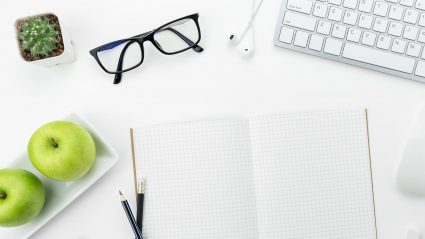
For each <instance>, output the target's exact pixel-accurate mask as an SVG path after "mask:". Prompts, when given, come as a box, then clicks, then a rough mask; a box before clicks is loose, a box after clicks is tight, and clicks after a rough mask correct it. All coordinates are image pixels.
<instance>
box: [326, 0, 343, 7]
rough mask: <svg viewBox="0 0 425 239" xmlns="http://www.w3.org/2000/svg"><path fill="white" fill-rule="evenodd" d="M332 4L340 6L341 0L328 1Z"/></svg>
mask: <svg viewBox="0 0 425 239" xmlns="http://www.w3.org/2000/svg"><path fill="white" fill-rule="evenodd" d="M328 2H329V3H330V4H334V5H338V6H340V5H341V0H329V1H328Z"/></svg>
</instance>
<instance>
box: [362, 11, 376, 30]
mask: <svg viewBox="0 0 425 239" xmlns="http://www.w3.org/2000/svg"><path fill="white" fill-rule="evenodd" d="M372 20H373V17H371V16H369V15H365V14H362V15H360V20H359V27H361V28H365V29H370V27H371V26H372Z"/></svg>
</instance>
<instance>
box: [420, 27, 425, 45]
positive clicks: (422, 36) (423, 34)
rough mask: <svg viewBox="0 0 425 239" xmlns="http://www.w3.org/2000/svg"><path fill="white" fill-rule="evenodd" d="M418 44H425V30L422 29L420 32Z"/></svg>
mask: <svg viewBox="0 0 425 239" xmlns="http://www.w3.org/2000/svg"><path fill="white" fill-rule="evenodd" d="M418 42H422V43H425V30H424V29H421V31H420V32H419V38H418Z"/></svg>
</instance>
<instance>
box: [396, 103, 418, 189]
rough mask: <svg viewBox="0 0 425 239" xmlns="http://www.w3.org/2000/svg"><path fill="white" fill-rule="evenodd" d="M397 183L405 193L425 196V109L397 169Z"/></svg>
mask: <svg viewBox="0 0 425 239" xmlns="http://www.w3.org/2000/svg"><path fill="white" fill-rule="evenodd" d="M397 185H398V187H399V188H400V190H401V191H403V192H405V193H408V194H412V195H417V196H425V110H423V111H422V113H421V115H420V116H419V120H418V122H417V125H416V127H415V129H414V130H413V135H412V137H411V138H410V139H409V141H408V142H407V145H406V148H405V150H404V153H403V158H402V159H401V162H400V165H399V168H398V171H397Z"/></svg>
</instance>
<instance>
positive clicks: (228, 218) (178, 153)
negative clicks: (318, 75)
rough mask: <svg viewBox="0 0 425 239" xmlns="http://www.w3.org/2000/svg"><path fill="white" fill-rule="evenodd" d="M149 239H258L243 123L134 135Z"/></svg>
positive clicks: (189, 125)
mask: <svg viewBox="0 0 425 239" xmlns="http://www.w3.org/2000/svg"><path fill="white" fill-rule="evenodd" d="M134 144H135V156H136V174H137V175H142V176H143V177H144V178H145V179H146V194H145V195H146V196H145V214H144V221H143V222H144V228H143V234H144V236H145V238H151V239H170V238H174V239H200V238H202V239H204V238H205V239H218V238H220V239H226V238H229V239H230V238H231V239H255V238H258V232H257V221H256V211H255V208H256V206H255V192H254V181H253V178H254V177H253V174H252V173H253V170H252V161H251V150H250V139H249V129H248V121H238V120H223V121H207V122H193V123H183V124H170V125H162V126H161V125H160V126H154V127H147V128H138V129H135V130H134Z"/></svg>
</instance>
